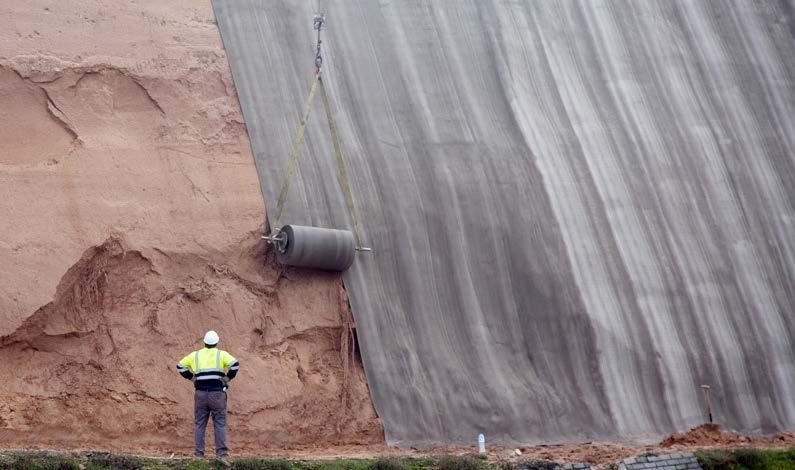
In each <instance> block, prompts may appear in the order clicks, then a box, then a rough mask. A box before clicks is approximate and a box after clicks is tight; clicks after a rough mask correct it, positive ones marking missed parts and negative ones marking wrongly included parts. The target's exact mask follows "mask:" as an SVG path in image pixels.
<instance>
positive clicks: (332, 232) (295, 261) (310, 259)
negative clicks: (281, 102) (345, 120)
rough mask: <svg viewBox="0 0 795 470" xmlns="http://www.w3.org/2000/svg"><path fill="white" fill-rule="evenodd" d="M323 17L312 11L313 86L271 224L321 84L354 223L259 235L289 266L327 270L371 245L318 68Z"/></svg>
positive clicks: (279, 208) (291, 227) (350, 261)
mask: <svg viewBox="0 0 795 470" xmlns="http://www.w3.org/2000/svg"><path fill="white" fill-rule="evenodd" d="M325 21H326V18H325V16H324V15H322V14H320V15H315V18H314V29H315V30H316V31H317V51H316V53H315V79H314V80H313V81H312V88H311V89H310V90H309V98H307V100H306V105H305V106H304V114H303V118H302V119H301V125H300V126H299V128H298V132H297V133H296V135H295V140H293V148H292V152H290V160H289V163H288V165H287V174H286V175H285V176H284V181H283V182H282V189H281V191H280V192H279V199H278V201H277V203H276V211H275V213H274V218H273V226H274V227H278V226H279V218H280V217H281V215H282V209H284V203H285V201H286V200H287V192H288V190H289V188H290V180H291V179H292V177H293V174H295V170H296V168H297V166H298V157H299V156H300V154H301V153H300V148H301V144H302V142H303V139H304V132H305V131H306V124H307V122H309V112H310V110H311V109H312V108H311V107H312V100H313V99H314V97H315V93H316V92H317V90H318V88H320V96H321V98H322V100H323V109H324V110H325V111H326V119H327V120H328V126H329V132H330V133H331V141H332V143H333V144H334V154H335V156H336V158H337V172H338V173H337V178H338V181H339V184H340V188H341V189H342V191H343V193H344V195H345V205H346V206H347V208H348V215H349V216H350V219H351V225H353V232H350V231H348V230H337V229H331V228H320V227H308V226H305V225H285V226H283V227H281V228H276V230H275V231H274V232H273V233H271V234H270V235H268V236H264V237H262V238H263V239H265V240H267V241H268V242H269V243H271V244H272V245H273V246H274V247H275V249H276V260H277V261H279V262H280V263H281V264H285V265H288V266H298V267H302V268H314V269H325V270H328V271H345V270H347V269H348V268H350V267H351V265H352V264H353V259H354V257H355V255H356V252H357V251H371V249H370V248H366V247H363V246H360V243H361V236H360V234H359V225H358V222H357V217H356V209H355V207H354V204H353V194H351V188H350V183H349V182H348V175H347V172H346V170H345V162H344V161H343V159H342V147H341V146H340V142H339V138H338V137H337V126H336V125H335V124H334V118H333V116H332V114H331V106H330V105H329V99H328V95H327V94H326V87H325V86H324V85H323V80H322V78H321V70H322V65H323V57H322V55H321V54H320V45H321V43H322V41H321V40H320V31H321V30H322V29H324V24H325Z"/></svg>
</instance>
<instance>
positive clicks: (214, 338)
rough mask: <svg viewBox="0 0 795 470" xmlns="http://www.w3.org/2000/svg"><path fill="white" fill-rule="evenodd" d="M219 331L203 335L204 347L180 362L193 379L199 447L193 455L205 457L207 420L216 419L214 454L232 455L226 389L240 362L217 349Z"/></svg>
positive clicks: (221, 456)
mask: <svg viewBox="0 0 795 470" xmlns="http://www.w3.org/2000/svg"><path fill="white" fill-rule="evenodd" d="M218 340H219V338H218V333H216V332H215V331H212V330H210V331H208V332H207V334H205V335H204V348H203V349H199V350H198V351H194V352H192V353H190V354H188V355H187V356H185V357H183V358H182V360H180V361H179V363H177V370H178V371H179V373H180V375H182V376H183V377H185V378H186V379H188V380H191V381H193V383H194V385H195V387H196V392H195V395H194V400H193V402H194V419H195V424H194V438H195V442H196V448H195V450H194V453H193V455H194V456H196V457H204V431H205V429H207V421H208V420H209V418H210V416H212V418H213V430H214V431H215V432H214V433H215V456H216V457H217V458H218V459H221V460H224V459H226V458H227V457H228V456H229V449H228V447H227V445H226V389H227V387H228V384H229V381H230V380H232V379H234V378H235V375H237V371H238V370H239V369H240V362H239V361H238V360H237V359H235V358H234V357H232V355H231V354H229V353H228V352H226V351H222V350H220V349H218Z"/></svg>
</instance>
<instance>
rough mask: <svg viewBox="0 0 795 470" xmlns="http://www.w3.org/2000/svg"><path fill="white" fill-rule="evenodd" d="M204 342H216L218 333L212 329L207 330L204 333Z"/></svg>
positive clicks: (210, 343)
mask: <svg viewBox="0 0 795 470" xmlns="http://www.w3.org/2000/svg"><path fill="white" fill-rule="evenodd" d="M204 344H209V345H210V346H212V345H213V344H218V333H216V332H215V331H213V330H210V331H208V332H207V334H205V335H204Z"/></svg>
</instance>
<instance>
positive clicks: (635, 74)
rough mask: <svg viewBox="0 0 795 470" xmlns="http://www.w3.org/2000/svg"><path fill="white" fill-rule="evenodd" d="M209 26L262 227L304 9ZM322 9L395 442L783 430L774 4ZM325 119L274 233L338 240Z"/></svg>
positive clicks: (345, 2)
mask: <svg viewBox="0 0 795 470" xmlns="http://www.w3.org/2000/svg"><path fill="white" fill-rule="evenodd" d="M213 5H214V9H215V12H216V16H217V19H218V24H219V27H220V29H221V33H222V38H223V41H224V46H225V49H226V51H227V54H228V58H229V61H230V63H231V66H232V73H233V77H234V81H235V85H236V87H237V90H238V94H239V97H240V101H241V104H242V108H243V113H244V117H245V121H246V126H247V128H248V133H249V136H250V137H251V141H252V148H253V151H254V157H255V160H256V164H257V170H258V174H259V180H260V184H261V186H262V190H263V194H264V195H265V199H266V201H267V202H268V204H270V205H271V207H272V205H273V204H274V203H275V201H276V194H277V191H278V190H279V188H280V185H281V179H282V177H283V175H284V172H285V166H286V164H287V156H288V155H289V153H290V145H291V141H292V138H293V135H294V132H295V130H296V128H297V126H298V123H299V117H300V113H301V108H302V105H303V103H304V101H305V99H306V95H307V93H308V91H309V85H310V82H311V79H312V73H313V67H314V64H313V51H314V49H313V41H314V35H313V31H312V29H311V26H312V16H313V13H314V11H313V8H314V7H315V2H309V1H304V2H294V1H286V0H267V1H265V0H215V1H214V3H213ZM323 5H324V7H325V9H326V11H327V13H328V30H327V31H325V32H324V35H325V37H324V47H325V56H324V58H325V61H324V77H325V78H324V80H325V83H326V86H327V88H328V90H329V95H330V97H331V107H332V108H333V112H334V114H335V120H336V122H337V125H338V131H339V135H340V139H341V142H342V147H343V153H344V155H345V158H346V163H347V165H348V170H349V174H350V179H351V185H352V190H353V194H354V200H355V204H356V207H357V209H358V210H359V215H360V220H361V228H362V232H363V238H364V242H365V243H366V244H368V246H372V247H373V249H374V250H375V251H374V252H373V253H371V254H367V255H357V257H356V261H355V262H354V264H353V266H352V268H351V269H350V270H349V271H347V272H346V274H345V282H346V286H347V288H348V291H349V294H350V298H351V304H352V307H353V313H354V316H355V320H356V324H357V328H358V333H359V340H360V344H361V347H362V357H363V360H364V366H365V370H366V373H367V379H368V382H369V385H370V389H371V391H372V395H373V400H374V404H375V407H376V410H377V412H378V414H379V416H380V418H381V419H382V421H383V424H384V428H385V432H386V438H387V441H388V443H390V444H396V445H401V446H410V445H433V444H438V443H449V442H460V443H474V442H475V439H476V437H477V435H478V433H480V432H483V433H485V435H486V436H487V439H488V442H490V443H505V444H507V443H513V442H523V443H531V442H548V441H554V442H561V441H568V442H571V441H582V440H591V439H599V440H605V439H613V438H622V439H650V438H654V437H659V436H662V435H664V434H667V433H669V432H671V431H673V430H682V429H687V428H689V427H691V426H692V425H694V424H697V423H700V422H703V420H704V415H703V402H702V396H701V389H700V388H699V386H700V385H701V384H708V385H711V386H712V389H711V390H712V399H713V410H714V412H715V414H716V419H717V420H719V421H720V422H722V423H725V424H726V426H727V427H729V428H732V429H737V430H743V431H752V430H753V431H759V430H761V431H773V430H778V429H784V428H790V429H791V428H792V427H794V426H795V399H794V398H795V353H794V352H793V345H792V338H793V337H795V316H793V315H792V314H791V312H792V311H793V308H794V307H795V297H794V296H793V291H792V289H791V286H792V285H793V281H795V237H793V233H795V226H794V224H795V191H794V190H793V181H795V157H794V156H795V48H793V47H792V40H793V30H792V25H793V24H795V15H793V11H792V7H791V4H790V3H788V2H774V1H771V2H752V1H745V0H737V1H720V2H688V1H652V0H643V1H630V0H623V1H612V0H611V1H588V2H547V1H522V2H510V1H501V0H491V1H482V0H457V1H430V0H425V1H415V2H402V1H397V2H374V1H370V0H329V1H328V2H323ZM320 113H322V111H321V109H320V107H319V105H318V104H316V108H315V109H314V111H313V114H312V116H313V117H311V118H310V122H309V127H308V130H307V135H306V147H305V149H304V154H303V156H302V160H301V163H300V165H299V171H298V173H297V176H296V180H295V181H294V182H293V185H292V186H291V194H290V198H289V201H288V203H287V206H286V209H285V212H284V216H283V217H282V222H283V223H291V224H300V225H315V226H322V227H330V228H339V229H350V226H349V221H348V219H347V217H346V210H345V203H344V196H343V193H342V192H341V191H340V190H339V187H338V184H337V181H336V179H335V177H334V175H335V171H336V170H335V167H334V164H335V162H334V156H333V153H332V149H331V148H330V145H329V144H328V142H330V141H329V136H328V134H327V132H328V131H327V129H326V127H325V122H324V120H323V119H322V117H321V114H320Z"/></svg>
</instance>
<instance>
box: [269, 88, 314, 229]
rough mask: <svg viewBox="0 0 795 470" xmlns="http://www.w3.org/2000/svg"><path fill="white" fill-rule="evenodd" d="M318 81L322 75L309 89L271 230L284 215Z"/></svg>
mask: <svg viewBox="0 0 795 470" xmlns="http://www.w3.org/2000/svg"><path fill="white" fill-rule="evenodd" d="M318 83H320V75H315V79H314V80H312V88H311V89H310V90H309V98H307V100H306V105H305V106H304V114H303V116H302V117H301V125H300V126H299V127H298V132H297V133H296V134H295V140H293V149H292V151H291V152H290V160H289V163H288V164H287V173H286V174H285V175H284V181H282V190H281V191H279V200H278V202H277V203H276V212H275V213H274V214H273V224H272V225H271V230H275V229H276V228H277V227H278V226H279V219H280V218H281V216H282V210H283V209H284V203H285V202H286V201H287V192H288V190H289V189H290V181H291V180H292V179H293V174H294V173H295V169H296V168H297V167H298V157H299V156H301V144H302V143H303V142H304V132H305V131H306V124H307V122H309V111H311V110H312V100H313V99H315V93H316V92H317V84H318Z"/></svg>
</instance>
